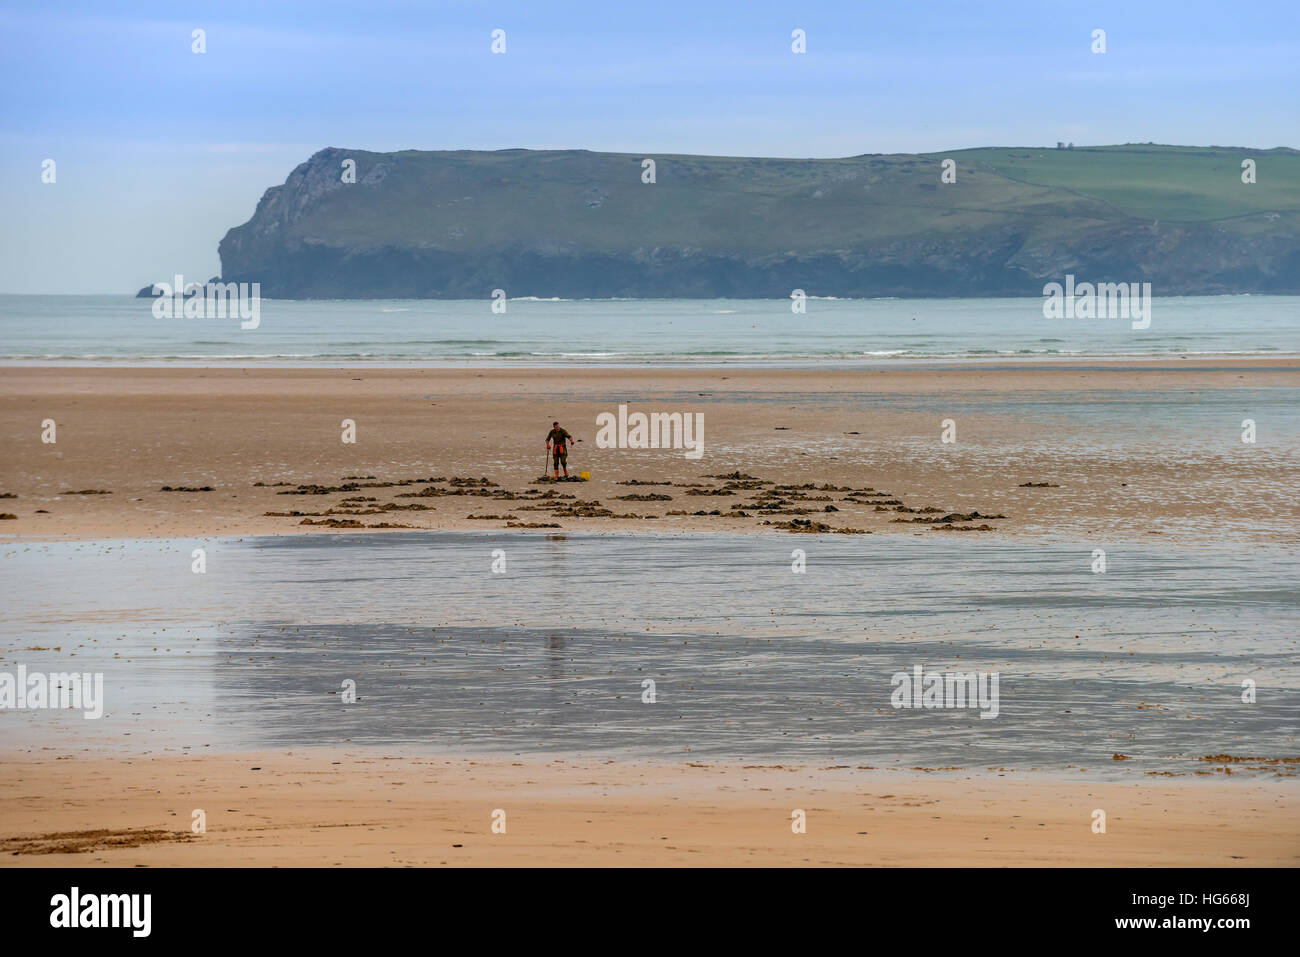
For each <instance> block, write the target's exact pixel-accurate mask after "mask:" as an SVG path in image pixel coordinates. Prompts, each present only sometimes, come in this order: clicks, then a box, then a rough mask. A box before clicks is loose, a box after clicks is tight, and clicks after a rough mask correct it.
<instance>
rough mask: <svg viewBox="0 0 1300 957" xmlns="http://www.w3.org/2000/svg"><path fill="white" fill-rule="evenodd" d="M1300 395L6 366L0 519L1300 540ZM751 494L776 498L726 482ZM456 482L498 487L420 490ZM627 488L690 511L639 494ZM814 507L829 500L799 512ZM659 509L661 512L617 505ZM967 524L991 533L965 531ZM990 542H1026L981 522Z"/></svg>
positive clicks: (279, 528)
mask: <svg viewBox="0 0 1300 957" xmlns="http://www.w3.org/2000/svg"><path fill="white" fill-rule="evenodd" d="M1298 396H1300V362H1297V361H1296V360H1287V359H1276V360H1272V359H1270V360H1259V359H1250V360H1247V359H1241V360H1227V359H1225V360H1163V361H1155V360H1141V361H1138V360H1134V361H1129V362H1092V363H1087V364H1083V363H1080V364H1066V363H1057V364H1046V363H1034V364H1023V365H1015V364H997V365H993V364H990V365H982V364H976V363H972V364H966V365H960V366H946V367H922V366H912V365H907V366H903V365H899V366H888V367H863V368H858V369H827V370H816V369H779V368H757V369H756V368H739V367H738V368H730V367H711V368H709V367H691V368H640V369H624V368H595V369H588V368H573V369H514V368H494V369H473V368H452V369H376V368H367V367H362V366H353V367H349V368H343V369H271V368H252V369H238V368H220V369H218V368H208V369H180V368H22V367H7V368H2V369H0V441H3V442H4V443H5V449H6V454H5V456H4V459H3V463H0V494H3V495H9V496H15V497H13V498H5V499H3V500H0V513H5V514H8V515H13V516H15V517H14V518H11V519H6V520H4V521H2V522H0V536H4V537H8V538H11V539H12V538H33V539H57V538H77V539H107V538H122V537H151V536H169V535H170V536H178V535H246V534H299V533H308V534H334V533H336V532H337V530H338V527H352V528H357V527H363V528H373V527H392V526H402V527H412V528H420V529H444V530H446V529H450V530H457V529H471V528H473V529H485V528H486V529H500V528H505V527H507V526H508V525H509V524H510V523H511V522H513V523H515V527H521V526H522V527H530V526H546V527H554V526H559V527H560V528H561V529H564V530H569V531H572V530H579V529H582V530H594V531H601V530H610V529H619V530H633V531H634V530H638V529H647V528H651V527H653V528H654V530H656V531H676V530H682V531H717V530H727V531H733V532H744V533H760V534H789V532H791V531H794V532H799V531H805V530H812V531H814V532H815V531H818V530H822V531H825V532H827V533H834V532H838V531H841V530H861V531H863V532H870V533H872V534H875V535H880V534H913V533H917V532H929V531H930V530H931V528H932V527H933V526H935V525H936V524H939V525H940V526H942V525H950V526H954V527H958V528H969V529H971V531H970V532H969V534H973V535H985V536H993V537H996V536H1017V535H1031V536H1044V535H1045V536H1048V537H1052V536H1062V537H1070V536H1075V537H1077V536H1078V535H1079V534H1080V533H1085V532H1086V533H1101V534H1112V535H1125V536H1129V537H1133V536H1138V535H1164V536H1166V537H1167V538H1168V539H1174V540H1197V541H1208V540H1218V539H1221V538H1223V537H1225V536H1232V537H1240V538H1242V539H1244V540H1251V541H1295V540H1296V539H1297V535H1296V531H1295V529H1296V528H1297V527H1300V501H1297V500H1296V498H1295V496H1294V489H1295V487H1296V486H1297V485H1298V484H1300V459H1298V458H1297V455H1296V451H1295V449H1296V441H1295V440H1296V438H1297V435H1298V434H1300V426H1298V425H1297V413H1296V409H1297V408H1300V402H1298V401H1297V397H1298ZM620 403H627V404H628V405H629V407H630V409H631V411H644V412H655V411H658V412H692V413H693V412H702V413H703V414H704V418H705V424H706V428H705V433H704V441H705V454H704V457H703V458H702V459H700V460H698V461H692V460H688V459H686V458H685V457H684V455H683V453H682V451H671V450H635V449H600V448H597V447H596V442H595V437H596V426H595V420H596V416H597V415H598V414H599V413H601V412H614V411H616V410H617V407H618V405H619V404H620ZM557 418H558V419H560V420H561V422H562V423H563V424H564V425H565V426H566V427H567V428H568V429H569V430H570V431H571V432H573V433H574V434H575V435H576V436H577V437H579V438H582V439H583V440H584V441H583V442H582V443H580V444H578V445H576V446H575V448H574V450H573V454H572V457H571V465H572V466H573V470H574V471H575V472H576V471H578V470H586V471H590V472H591V473H592V480H591V482H589V483H584V484H576V483H575V484H572V485H560V486H558V487H556V488H554V489H550V490H552V491H556V492H557V494H560V495H573V496H574V498H572V499H564V500H562V501H560V502H550V503H547V502H538V501H536V500H535V499H536V497H537V496H539V495H541V494H544V493H545V492H546V491H547V490H548V487H546V486H541V485H536V484H533V482H534V480H535V479H536V478H537V477H538V476H539V475H540V474H541V472H542V467H543V465H544V461H545V459H544V456H545V448H544V436H545V434H546V431H547V430H548V429H549V427H550V423H551V421H552V420H553V419H557ZM1244 418H1252V419H1255V420H1256V421H1257V422H1258V432H1259V438H1258V441H1257V443H1256V444H1253V445H1248V444H1245V443H1243V442H1242V441H1241V422H1242V420H1243V419H1244ZM47 419H52V420H54V421H55V422H56V423H57V442H55V443H53V444H46V443H43V442H42V441H41V432H42V423H43V422H44V421H45V420H47ZM344 419H351V420H353V421H354V422H355V423H356V430H357V432H356V434H357V441H356V443H355V444H344V443H343V442H342V441H341V423H342V421H343V420H344ZM944 419H952V420H953V421H954V422H955V423H956V427H957V436H956V438H957V441H956V442H955V443H950V444H945V443H943V442H942V441H941V431H942V428H943V426H942V423H943V420H944ZM737 472H739V473H742V474H743V475H751V476H754V477H755V478H756V479H757V480H759V484H754V483H752V482H748V481H746V480H742V481H741V482H740V483H736V482H733V481H729V480H727V479H723V478H705V477H704V476H724V475H729V474H734V473H737ZM372 476H373V478H371V477H372ZM349 477H352V478H349ZM357 477H359V478H357ZM438 477H440V478H443V479H445V480H450V479H452V478H462V479H463V478H474V479H479V478H482V477H487V478H488V479H489V480H490V481H492V482H494V483H496V484H495V486H491V487H484V488H479V489H473V488H469V489H466V488H460V489H459V490H458V489H457V488H456V487H455V485H454V484H452V483H450V482H449V481H444V482H443V483H441V484H439V483H425V484H422V485H414V484H407V485H403V484H399V483H402V482H407V483H414V482H415V480H417V479H430V478H438ZM632 481H637V482H663V483H668V484H665V485H659V486H644V487H638V486H632V485H624V484H619V483H622V482H632ZM256 483H262V484H261V485H257V484H256ZM277 483H287V484H277ZM762 483H766V484H762ZM1030 483H1032V486H1031V485H1030ZM693 485H694V486H700V487H699V488H690V486H693ZM806 485H812V486H816V487H817V488H816V489H806V488H803V489H800V488H789V489H787V490H786V491H787V492H788V494H783V495H782V494H778V493H779V492H780V491H781V490H780V489H779V486H789V487H797V486H806ZM823 485H831V486H834V489H833V490H822V489H821V488H820V487H821V486H823ZM165 486H166V487H169V488H170V489H173V490H171V491H163V490H162V489H163V487H165ZM300 486H317V487H318V488H324V489H332V490H334V491H331V492H327V493H325V494H305V493H304V492H303V489H301V488H300ZM745 486H748V487H745ZM175 489H181V490H180V491H176V490H175ZM192 489H210V490H208V491H190V490H192ZM317 490H318V489H308V490H307V492H312V491H317ZM848 490H852V491H848ZM868 490H869V491H868ZM426 491H427V492H428V494H425V495H422V496H421V497H413V496H415V495H416V494H417V493H421V492H426ZM104 492H108V493H111V494H96V493H104ZM714 492H719V493H720V492H731V494H716V495H715V494H713V493H714ZM65 493H75V494H65ZM82 493H85V494H82ZM280 493H291V494H280ZM451 493H459V494H451ZM649 494H658V495H664V496H667V499H654V500H644V499H635V498H632V499H625V498H622V497H621V496H627V495H649ZM530 499H533V500H532V501H530ZM774 501H777V504H776V505H775V506H773V507H772V508H770V509H769V510H767V511H758V510H757V507H758V506H763V505H764V504H766V505H769V506H771V505H772V503H773V502H774ZM895 503H896V504H895ZM547 504H550V505H557V504H558V505H560V506H561V511H559V512H558V513H557V512H556V511H555V510H554V509H549V508H546V507H544V506H546V505H547ZM410 506H416V507H410ZM827 506H830V507H832V508H833V509H834V511H828V510H827ZM519 507H524V509H523V510H522V511H520V510H518V509H519ZM927 510H929V511H927ZM267 513H276V514H272V515H268V514H267ZM669 513H683V514H669ZM696 513H703V514H696ZM715 513H716V514H715ZM971 513H979V514H978V516H976V517H974V518H972V519H969V520H968V519H964V518H963V516H969V515H971ZM994 515H1003V516H1005V518H1000V519H998V518H991V519H990V518H986V516H994ZM484 516H501V517H500V518H494V517H486V518H485V517H484ZM948 516H954V517H953V518H951V519H948V518H947V517H948ZM936 518H937V519H940V520H944V519H946V521H941V522H940V523H935V522H934V521H933V520H934V519H936ZM304 519H306V520H307V521H308V522H312V523H316V522H324V523H326V524H324V525H317V524H304V523H303V522H304ZM764 522H769V523H773V524H764ZM780 523H798V524H796V525H786V526H784V527H783V526H782V525H781V524H780ZM805 523H809V524H805Z"/></svg>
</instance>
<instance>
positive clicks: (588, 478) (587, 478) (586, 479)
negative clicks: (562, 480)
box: [578, 472, 591, 482]
mask: <svg viewBox="0 0 1300 957" xmlns="http://www.w3.org/2000/svg"><path fill="white" fill-rule="evenodd" d="M578 478H580V479H582V480H583V481H584V482H590V481H591V473H590V472H579V473H578Z"/></svg>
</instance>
